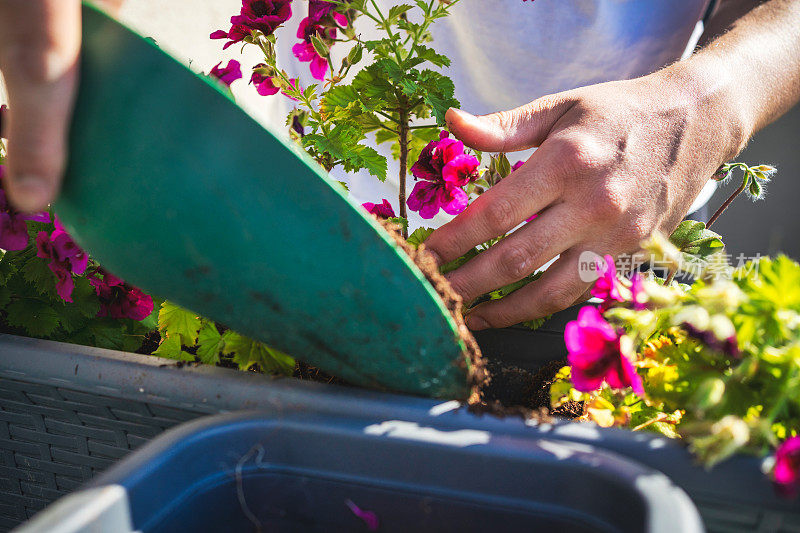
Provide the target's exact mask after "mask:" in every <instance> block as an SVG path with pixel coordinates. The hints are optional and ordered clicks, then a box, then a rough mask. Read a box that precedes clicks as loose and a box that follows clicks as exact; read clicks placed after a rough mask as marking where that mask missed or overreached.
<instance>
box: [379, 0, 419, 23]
mask: <svg viewBox="0 0 800 533" xmlns="http://www.w3.org/2000/svg"><path fill="white" fill-rule="evenodd" d="M413 8H414V6H410V5H408V4H399V5H396V6H392V7H391V8H389V12H388V13H387V14H386V19H385V20H386V23H387V24H397V22H398V20H399V19H400V17H401V16H402V15H403V14H404V13H406V12H407V11H408V10H409V9H413Z"/></svg>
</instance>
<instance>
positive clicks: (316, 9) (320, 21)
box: [292, 0, 348, 81]
mask: <svg viewBox="0 0 800 533" xmlns="http://www.w3.org/2000/svg"><path fill="white" fill-rule="evenodd" d="M335 7H336V4H334V3H332V2H328V1H326V0H310V2H309V5H308V16H307V17H306V18H304V19H303V20H302V21H300V26H299V27H298V28H297V38H298V39H300V42H299V43H297V44H295V45H294V46H293V47H292V52H293V53H294V55H295V57H296V58H297V59H298V60H299V61H300V62H302V63H310V67H311V75H312V76H313V77H314V79H317V80H320V81H321V80H324V79H325V75H326V74H327V73H328V58H327V53H328V52H327V49H328V48H329V47H330V46H331V45H332V44H333V43H334V42H335V39H336V31H337V27H341V28H345V27H346V26H347V24H348V22H347V17H345V16H344V15H342V14H341V13H338V12H337V11H334V10H333V9H334V8H335ZM313 38H317V39H319V40H320V41H321V42H322V44H323V46H324V48H325V49H324V50H318V47H319V45H317V46H315V45H314V42H313ZM320 52H323V53H324V54H325V55H324V56H323V55H322V54H321V53H320Z"/></svg>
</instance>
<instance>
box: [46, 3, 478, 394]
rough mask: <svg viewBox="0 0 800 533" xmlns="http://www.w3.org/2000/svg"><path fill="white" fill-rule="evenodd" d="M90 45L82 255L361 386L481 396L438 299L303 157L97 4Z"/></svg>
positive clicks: (78, 191) (78, 177)
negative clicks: (472, 388) (471, 390)
mask: <svg viewBox="0 0 800 533" xmlns="http://www.w3.org/2000/svg"><path fill="white" fill-rule="evenodd" d="M83 39H84V40H83V53H82V62H81V82H80V90H79V94H78V98H77V102H76V108H75V115H74V120H73V126H72V131H71V136H70V150H69V162H68V168H67V172H66V176H65V181H64V188H63V191H62V193H61V197H60V198H59V200H58V201H57V202H56V204H55V206H54V207H55V210H56V213H57V214H58V216H59V218H60V219H61V221H62V223H63V224H64V225H65V226H66V227H67V229H68V230H69V231H70V232H71V233H72V234H73V235H74V237H75V238H76V240H77V241H78V242H79V243H80V244H81V246H83V247H84V248H85V249H86V250H87V251H88V252H89V253H90V254H91V255H92V256H93V257H95V258H96V259H97V260H98V261H99V262H100V263H101V264H102V265H104V266H105V268H107V269H108V270H109V271H110V272H113V273H114V274H116V275H118V276H120V277H122V278H124V279H125V280H127V281H128V282H129V283H131V284H134V285H137V286H139V287H141V288H142V289H143V290H145V291H149V292H150V293H151V294H154V295H158V296H160V297H163V298H167V299H169V300H172V301H174V302H176V303H178V304H180V305H182V306H184V307H186V308H188V309H191V310H193V311H195V312H197V313H198V314H200V315H203V316H206V317H209V318H211V319H214V320H216V321H217V322H219V323H222V324H225V325H226V326H228V327H230V328H232V329H234V330H236V331H238V332H240V333H242V334H244V335H247V336H250V337H252V338H255V339H257V340H260V341H263V342H266V343H268V344H269V345H271V346H273V347H275V348H278V349H280V350H283V351H285V352H287V353H289V354H291V355H293V356H295V357H296V358H298V359H300V360H303V361H306V362H308V363H310V364H312V365H315V366H317V367H319V368H321V369H322V370H324V371H325V372H328V373H330V374H333V375H336V376H339V377H341V378H343V379H345V380H347V381H349V382H351V383H354V384H358V385H363V386H367V387H377V388H382V389H387V390H393V391H401V392H408V393H412V394H419V395H425V396H432V397H449V398H463V397H465V396H466V395H467V392H468V391H467V384H466V381H467V380H466V373H467V364H468V363H467V362H466V361H465V360H464V356H463V355H462V348H463V344H462V342H461V341H460V340H459V339H458V335H457V330H456V326H455V323H454V321H453V320H452V318H451V317H450V316H449V315H448V314H447V311H446V309H445V308H444V306H443V304H442V302H441V300H440V299H439V298H438V297H437V295H436V293H435V291H434V290H433V289H432V287H431V286H430V285H429V284H428V283H427V282H425V281H424V277H423V275H422V274H421V272H420V271H419V270H418V269H417V268H416V267H415V266H414V265H413V263H411V262H410V261H409V259H408V258H407V256H406V255H405V254H404V253H403V252H402V251H401V250H400V249H399V248H397V246H396V245H395V244H394V242H393V241H392V239H391V237H390V236H388V235H387V234H386V233H385V232H383V231H381V230H380V229H379V226H378V224H377V223H376V221H374V220H373V219H372V218H371V217H370V216H369V215H368V214H367V213H366V212H365V211H364V210H363V208H361V207H360V206H358V205H355V204H354V203H353V202H352V201H350V200H348V199H347V197H346V196H345V195H344V194H343V191H342V190H341V188H340V186H339V185H338V184H336V183H335V182H332V181H331V180H329V179H328V178H327V176H326V175H325V174H324V172H323V171H321V169H320V168H319V167H318V166H317V164H316V163H315V162H313V161H312V160H311V159H310V158H309V157H308V156H307V155H306V154H305V153H303V152H302V150H301V149H300V148H299V147H297V146H295V145H294V144H293V143H292V142H291V141H289V140H288V139H287V140H284V137H283V136H282V135H279V134H276V133H275V132H273V131H270V129H269V128H265V127H264V126H262V125H260V124H259V123H257V122H256V121H255V120H253V119H252V118H251V117H250V116H248V115H247V114H246V113H245V112H243V111H242V110H241V109H240V108H239V107H238V106H237V105H236V104H235V103H234V102H233V101H232V100H231V99H230V98H229V97H228V96H227V95H226V93H225V92H224V91H222V90H220V88H219V87H218V86H217V85H216V83H215V82H212V81H209V80H207V79H205V78H204V77H202V76H198V75H196V74H194V73H193V72H191V71H190V70H189V69H188V68H186V67H185V66H183V65H181V64H180V63H179V62H178V61H176V60H175V59H173V58H172V57H170V56H169V55H167V54H166V53H164V52H163V51H161V50H160V49H158V48H157V47H156V46H155V45H154V44H153V43H151V42H150V41H149V40H147V39H145V38H143V37H142V36H140V35H137V34H136V33H134V32H133V31H131V30H130V29H128V28H126V27H124V26H123V25H121V24H119V23H118V22H116V21H114V20H113V19H111V18H109V17H107V16H106V15H105V14H103V13H101V12H99V11H96V10H94V9H93V8H90V7H84V37H83ZM279 97H280V96H276V98H279Z"/></svg>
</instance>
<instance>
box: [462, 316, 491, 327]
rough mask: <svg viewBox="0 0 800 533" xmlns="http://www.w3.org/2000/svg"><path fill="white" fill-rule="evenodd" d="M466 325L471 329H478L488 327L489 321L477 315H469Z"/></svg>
mask: <svg viewBox="0 0 800 533" xmlns="http://www.w3.org/2000/svg"><path fill="white" fill-rule="evenodd" d="M467 327H468V328H469V329H471V330H472V331H480V330H482V329H489V323H488V322H486V321H485V320H484V319H482V318H481V317H479V316H475V315H470V316H468V317H467Z"/></svg>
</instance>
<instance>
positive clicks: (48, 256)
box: [36, 219, 89, 302]
mask: <svg viewBox="0 0 800 533" xmlns="http://www.w3.org/2000/svg"><path fill="white" fill-rule="evenodd" d="M55 227H56V229H55V230H54V231H53V232H52V233H50V234H48V233H47V232H46V231H40V232H39V233H38V234H37V235H36V255H37V256H38V257H41V258H42V259H45V260H48V261H49V264H48V265H47V266H48V267H49V268H50V270H51V271H52V272H53V274H55V276H56V292H57V293H58V295H59V296H60V297H61V299H62V300H64V301H65V302H72V290H73V289H74V288H75V282H74V280H73V279H72V275H73V274H77V275H80V274H83V273H84V272H85V271H86V265H87V264H88V262H89V256H88V255H86V252H84V251H83V250H82V249H81V248H80V247H79V246H78V245H77V244H75V241H73V240H72V237H70V235H69V233H67V232H66V231H65V230H64V227H63V226H62V225H61V223H60V222H59V221H58V219H55Z"/></svg>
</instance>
